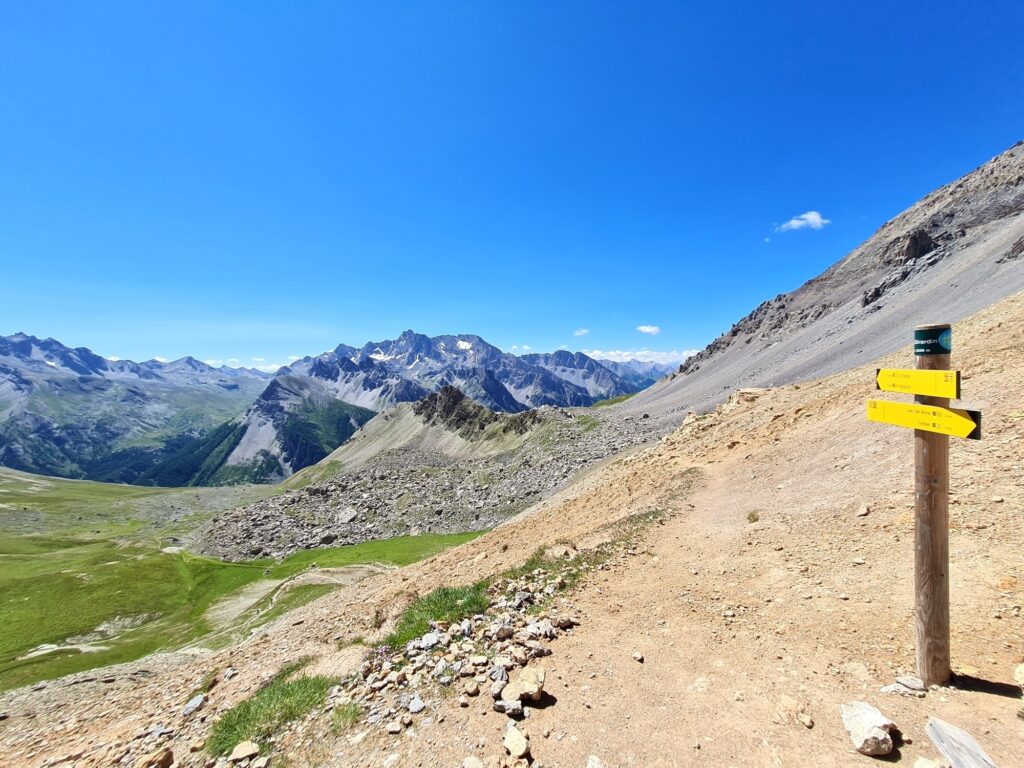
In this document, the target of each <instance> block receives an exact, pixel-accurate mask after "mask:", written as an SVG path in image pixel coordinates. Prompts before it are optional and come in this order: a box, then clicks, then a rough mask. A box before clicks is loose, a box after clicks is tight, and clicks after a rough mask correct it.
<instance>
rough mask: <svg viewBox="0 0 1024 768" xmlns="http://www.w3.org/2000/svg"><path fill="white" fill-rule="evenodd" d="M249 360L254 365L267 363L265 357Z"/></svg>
mask: <svg viewBox="0 0 1024 768" xmlns="http://www.w3.org/2000/svg"><path fill="white" fill-rule="evenodd" d="M251 360H252V361H253V362H254V363H265V362H267V359H266V358H265V357H253V358H251Z"/></svg>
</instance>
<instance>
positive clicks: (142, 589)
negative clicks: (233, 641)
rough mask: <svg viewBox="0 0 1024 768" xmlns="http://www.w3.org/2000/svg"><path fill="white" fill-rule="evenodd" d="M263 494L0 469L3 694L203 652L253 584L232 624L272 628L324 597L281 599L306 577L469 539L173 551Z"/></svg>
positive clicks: (408, 557)
mask: <svg viewBox="0 0 1024 768" xmlns="http://www.w3.org/2000/svg"><path fill="white" fill-rule="evenodd" d="M271 492H273V491H272V489H270V488H268V487H252V486H250V487H232V488H180V489H179V488H175V489H164V488H139V487H133V486H125V485H110V484H103V483H92V482H88V481H78V480H62V479H56V478H49V477H46V478H44V477H39V476H36V475H26V474H24V473H20V472H14V471H12V470H6V469H0V626H2V627H3V628H4V631H3V632H2V633H0V690H3V689H8V688H12V687H17V686H20V685H27V684H30V683H35V682H38V681H40V680H47V679H52V678H54V677H58V676H61V675H65V674H69V673H73V672H81V671H85V670H89V669H94V668H97V667H101V666H106V665H109V664H116V663H120V662H124V661H130V660H133V659H137V658H140V657H141V656H144V655H146V654H148V653H152V652H154V651H158V650H172V649H174V648H178V647H181V646H182V645H185V644H186V643H190V642H194V641H199V642H202V638H204V637H205V636H208V635H210V633H211V632H213V631H214V630H224V629H225V628H224V627H215V626H212V625H211V622H210V620H209V619H208V617H207V616H206V615H205V614H206V612H207V610H208V609H209V608H210V607H211V606H213V605H214V604H215V603H217V601H219V600H221V599H223V598H226V597H229V596H231V595H233V594H235V593H237V592H238V590H240V589H242V588H243V587H246V586H247V585H250V584H252V583H253V582H256V581H258V580H261V579H262V580H267V579H269V580H272V582H271V583H270V586H271V587H273V591H271V592H270V593H268V596H267V597H266V598H264V599H263V600H261V601H259V602H258V604H256V605H254V606H253V610H252V611H249V613H248V614H246V615H244V616H241V617H239V618H238V619H237V621H239V622H242V623H245V622H251V621H252V620H253V619H254V618H256V617H254V615H253V614H254V613H259V614H260V615H259V616H258V620H259V621H260V622H263V621H268V620H270V619H272V618H276V617H277V616H280V615H282V614H283V613H285V612H287V610H290V609H293V608H295V607H298V606H299V605H301V604H303V603H305V602H308V601H309V600H312V599H314V598H316V597H319V596H320V595H322V594H325V593H326V592H328V591H330V589H331V588H332V587H331V585H329V584H315V585H313V584H305V585H299V586H296V587H295V588H294V589H290V590H289V589H287V580H288V579H289V578H291V577H294V576H297V575H299V574H301V573H303V572H305V571H307V570H309V569H310V568H313V567H319V568H337V567H342V566H346V565H357V564H362V563H382V564H392V565H396V566H401V565H406V564H408V563H411V562H415V561H416V560H420V559H423V558H425V557H430V556H431V555H434V554H436V553H438V552H440V551H443V550H444V549H446V548H447V547H449V546H452V545H455V544H460V543H462V542H463V541H466V540H468V539H470V538H472V537H473V536H474V535H476V534H459V535H453V536H442V535H425V536H416V537H401V538H397V539H391V540H387V541H374V542H366V543H364V544H358V545H355V546H349V547H336V548H331V549H317V550H309V551H303V552H297V553H295V554H293V555H291V556H290V557H288V558H285V559H284V560H282V561H280V562H274V561H271V560H256V561H248V562H243V563H229V562H225V561H221V560H216V559H213V558H207V557H200V556H196V555H193V554H191V553H189V552H187V551H185V550H182V549H180V547H178V546H175V545H177V544H179V543H180V541H181V538H182V537H184V536H186V535H187V533H188V531H189V530H191V529H194V528H195V527H196V526H197V525H199V524H201V523H202V522H203V521H204V520H206V519H208V518H209V517H210V516H211V515H212V514H214V513H216V512H217V511H219V510H221V509H226V508H229V507H231V506H235V505H237V504H240V503H246V502H248V501H252V500H254V499H256V498H259V497H261V496H264V495H267V494H269V493H271ZM278 582H280V583H278ZM278 589H280V590H282V591H281V593H280V594H275V591H276V590H278ZM271 598H279V599H271ZM222 639H223V638H222Z"/></svg>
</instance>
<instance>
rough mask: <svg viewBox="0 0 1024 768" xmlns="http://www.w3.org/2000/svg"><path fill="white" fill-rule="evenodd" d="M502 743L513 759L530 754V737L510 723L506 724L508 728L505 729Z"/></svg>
mask: <svg viewBox="0 0 1024 768" xmlns="http://www.w3.org/2000/svg"><path fill="white" fill-rule="evenodd" d="M502 743H503V744H504V745H505V749H506V750H507V751H508V753H509V755H511V757H512V759H513V760H518V759H519V758H521V757H526V756H527V755H528V754H530V737H529V736H527V735H526V734H525V733H523V732H522V731H520V730H519V729H518V728H516V727H515V726H514V725H512V724H511V723H510V724H509V726H508V730H506V731H505V739H504V741H503V742H502Z"/></svg>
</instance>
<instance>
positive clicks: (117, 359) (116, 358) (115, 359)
mask: <svg viewBox="0 0 1024 768" xmlns="http://www.w3.org/2000/svg"><path fill="white" fill-rule="evenodd" d="M120 359H121V358H120V357H118V356H117V355H113V356H112V357H108V358H107V360H109V361H110V362H112V363H116V362H117V361H119V360H120Z"/></svg>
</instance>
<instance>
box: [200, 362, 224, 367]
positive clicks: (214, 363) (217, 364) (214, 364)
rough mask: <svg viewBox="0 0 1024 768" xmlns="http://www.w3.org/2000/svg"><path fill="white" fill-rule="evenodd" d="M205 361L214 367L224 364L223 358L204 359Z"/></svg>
mask: <svg viewBox="0 0 1024 768" xmlns="http://www.w3.org/2000/svg"><path fill="white" fill-rule="evenodd" d="M203 362H204V363H206V364H207V365H209V366H212V367H214V368H220V367H221V366H222V365H224V361H223V360H203Z"/></svg>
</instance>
